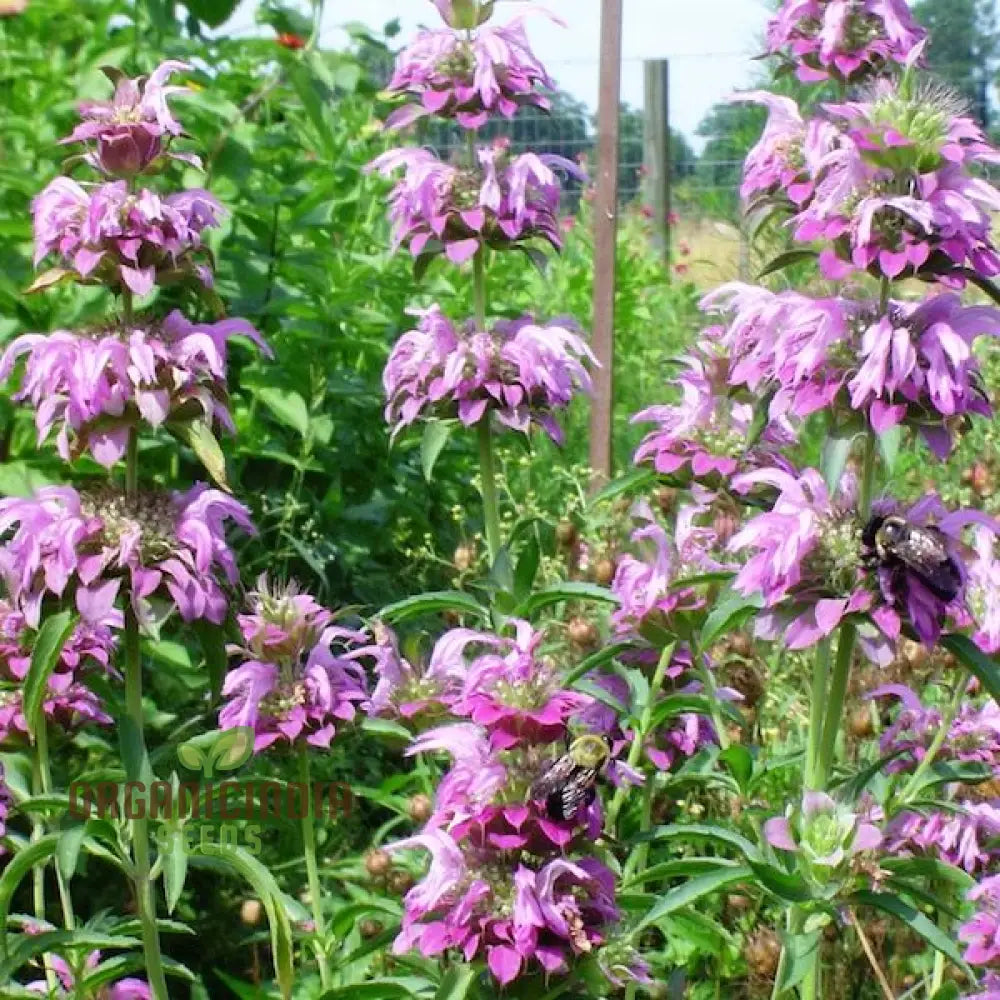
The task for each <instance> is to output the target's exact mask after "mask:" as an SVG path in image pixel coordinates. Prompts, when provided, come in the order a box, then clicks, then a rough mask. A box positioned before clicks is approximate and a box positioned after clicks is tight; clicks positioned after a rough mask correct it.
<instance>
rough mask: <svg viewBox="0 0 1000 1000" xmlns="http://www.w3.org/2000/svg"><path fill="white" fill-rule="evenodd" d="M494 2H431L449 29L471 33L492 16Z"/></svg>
mask: <svg viewBox="0 0 1000 1000" xmlns="http://www.w3.org/2000/svg"><path fill="white" fill-rule="evenodd" d="M494 2H495V0H485V2H484V0H433V3H434V6H435V7H437V9H438V13H439V14H440V15H441V18H442V20H443V21H444V23H445V24H447V25H448V27H449V28H455V29H456V30H458V31H471V30H472V29H473V28H478V27H479V26H480V25H481V24H485V23H486V22H487V21H488V20H489V19H490V17H491V16H492V14H493V4H494Z"/></svg>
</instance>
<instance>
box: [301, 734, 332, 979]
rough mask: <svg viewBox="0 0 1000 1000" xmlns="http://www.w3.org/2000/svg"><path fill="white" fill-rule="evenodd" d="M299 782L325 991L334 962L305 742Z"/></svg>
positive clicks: (311, 896)
mask: <svg viewBox="0 0 1000 1000" xmlns="http://www.w3.org/2000/svg"><path fill="white" fill-rule="evenodd" d="M299 781H300V782H301V784H302V786H303V787H304V788H305V795H306V814H305V816H303V817H302V853H303V855H304V856H305V859H306V876H307V878H308V880H309V903H310V906H311V907H312V915H313V923H314V924H315V925H316V927H315V934H316V961H317V962H318V964H319V979H320V983H321V985H322V987H323V989H324V990H328V989H330V988H331V986H332V985H333V979H332V978H331V976H330V965H329V962H328V961H327V957H326V925H325V924H324V922H323V896H322V890H321V888H320V884H319V867H318V866H317V864H316V830H315V823H316V804H315V802H314V801H313V794H312V780H311V779H310V776H309V750H308V748H307V747H306V746H305V745H304V744H303V745H302V746H301V747H300V748H299Z"/></svg>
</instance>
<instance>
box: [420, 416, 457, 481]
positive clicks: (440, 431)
mask: <svg viewBox="0 0 1000 1000" xmlns="http://www.w3.org/2000/svg"><path fill="white" fill-rule="evenodd" d="M454 429H455V424H454V421H451V420H429V421H428V422H427V423H426V424H424V436H423V437H422V438H421V439H420V467H421V468H422V469H423V470H424V479H426V480H427V482H430V481H431V478H432V476H433V474H434V466H435V465H436V464H437V460H438V457H439V456H440V454H441V452H442V450H443V449H444V446H445V445H446V444H447V443H448V438H450V437H451V432H452V431H453V430H454Z"/></svg>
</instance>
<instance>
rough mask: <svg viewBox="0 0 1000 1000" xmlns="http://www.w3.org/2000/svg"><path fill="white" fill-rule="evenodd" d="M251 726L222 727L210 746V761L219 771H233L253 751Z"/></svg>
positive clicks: (244, 761)
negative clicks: (213, 743)
mask: <svg viewBox="0 0 1000 1000" xmlns="http://www.w3.org/2000/svg"><path fill="white" fill-rule="evenodd" d="M253 738H254V732H253V726H236V727H235V728H233V729H224V730H223V731H222V732H221V733H220V734H219V738H218V739H217V740H216V741H215V745H214V746H213V747H212V750H211V753H210V756H211V759H212V763H213V764H214V765H215V767H216V769H217V770H219V771H235V770H236V768H238V767H239V766H240V765H241V764H245V763H246V762H247V761H248V760H249V759H250V755H251V754H252V753H253Z"/></svg>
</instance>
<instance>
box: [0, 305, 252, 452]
mask: <svg viewBox="0 0 1000 1000" xmlns="http://www.w3.org/2000/svg"><path fill="white" fill-rule="evenodd" d="M233 336H243V337H248V338H249V339H251V340H252V341H253V342H254V343H256V344H257V345H258V347H260V349H261V350H262V351H263V352H264V353H265V354H270V352H269V350H268V348H267V347H266V345H265V344H264V342H263V341H262V340H261V339H260V335H259V334H258V333H257V331H256V330H254V328H253V327H252V326H250V324H249V323H247V322H246V321H245V320H241V319H225V320H220V321H219V322H217V323H192V322H190V321H189V320H188V319H186V318H185V317H184V315H183V314H182V313H180V312H179V311H177V310H176V309H175V310H174V311H173V312H171V313H170V314H169V315H168V316H167V317H166V318H165V319H163V320H162V321H156V320H153V319H150V320H148V321H145V320H141V321H137V322H132V323H127V324H126V323H121V324H118V325H112V326H103V327H98V328H95V329H93V330H81V331H68V330H67V331H57V332H55V333H51V334H48V335H42V334H36V333H32V334H24V335H23V336H20V337H17V338H16V339H15V340H14V341H13V342H12V343H11V344H10V346H8V348H7V349H6V351H5V352H4V354H3V357H2V358H0V379H2V378H7V377H9V376H10V374H11V372H12V371H13V369H14V367H15V365H17V362H18V359H19V358H21V357H26V360H25V364H24V374H23V378H22V380H21V384H20V388H19V389H18V390H17V391H16V392H15V394H14V397H13V398H14V399H16V400H20V401H22V402H28V403H30V404H31V405H32V406H33V407H34V408H35V424H36V426H37V428H38V438H39V443H41V442H42V441H43V440H44V439H45V438H46V437H48V435H49V434H50V433H51V432H52V430H53V429H54V428H56V427H58V434H57V446H58V449H59V454H60V455H61V456H62V457H63V458H64V459H66V460H71V459H73V458H76V457H77V456H78V455H80V454H81V453H82V452H84V451H89V452H90V454H91V455H92V456H93V457H94V458H95V459H96V460H97V461H98V462H100V463H101V465H104V466H108V467H110V466H112V465H114V464H115V463H116V462H118V461H119V460H120V459H121V458H122V457H123V456H124V454H125V450H126V446H127V442H128V436H129V432H130V430H131V429H132V428H133V427H135V426H136V424H137V423H138V422H139V421H140V420H145V421H146V422H147V423H148V424H149V425H150V426H151V427H154V428H156V427H160V426H162V425H163V424H165V423H167V422H168V421H174V422H179V421H183V420H190V419H194V418H196V417H201V418H203V419H204V420H205V421H206V422H207V423H208V424H210V425H215V426H218V427H221V428H223V429H225V430H228V431H233V430H234V427H233V422H232V419H231V417H230V415H229V410H228V407H227V402H228V400H227V392H226V353H227V350H226V348H227V344H226V342H227V340H228V339H229V338H230V337H233Z"/></svg>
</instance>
